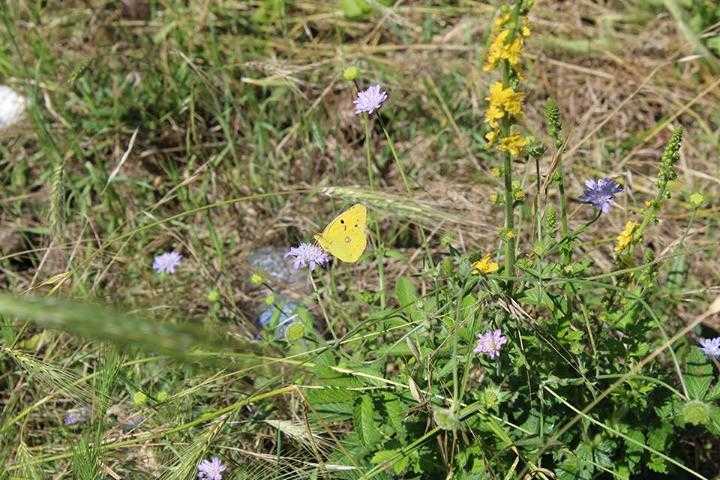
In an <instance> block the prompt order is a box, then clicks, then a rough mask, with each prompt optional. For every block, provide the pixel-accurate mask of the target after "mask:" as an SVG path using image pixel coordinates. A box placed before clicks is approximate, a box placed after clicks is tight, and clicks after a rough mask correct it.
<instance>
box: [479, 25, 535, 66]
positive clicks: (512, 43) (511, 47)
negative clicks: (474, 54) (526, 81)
mask: <svg viewBox="0 0 720 480" xmlns="http://www.w3.org/2000/svg"><path fill="white" fill-rule="evenodd" d="M495 25H496V26H498V23H497V21H496V24H495ZM501 26H502V25H501ZM528 35H530V28H529V27H528V26H527V23H525V24H524V25H523V26H522V27H521V28H520V31H519V32H518V33H517V34H516V35H515V38H513V39H512V40H510V37H511V30H510V29H507V28H506V29H504V30H501V31H500V32H498V33H497V34H496V35H495V38H493V41H492V43H490V48H488V54H487V58H486V59H485V65H484V66H483V70H485V71H486V72H488V71H490V70H492V69H494V68H495V67H497V65H498V63H500V61H501V60H507V61H508V63H510V65H512V66H513V67H516V66H517V65H518V64H519V63H520V56H521V55H522V50H523V46H524V45H525V38H526V37H527V36H528Z"/></svg>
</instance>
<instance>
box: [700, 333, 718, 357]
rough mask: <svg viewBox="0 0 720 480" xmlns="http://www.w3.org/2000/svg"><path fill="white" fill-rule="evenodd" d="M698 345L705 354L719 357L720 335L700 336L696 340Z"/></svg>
mask: <svg viewBox="0 0 720 480" xmlns="http://www.w3.org/2000/svg"><path fill="white" fill-rule="evenodd" d="M698 343H699V344H700V347H701V349H702V351H703V353H704V354H705V355H707V356H708V357H712V358H718V357H720V337H715V338H701V339H700V340H698Z"/></svg>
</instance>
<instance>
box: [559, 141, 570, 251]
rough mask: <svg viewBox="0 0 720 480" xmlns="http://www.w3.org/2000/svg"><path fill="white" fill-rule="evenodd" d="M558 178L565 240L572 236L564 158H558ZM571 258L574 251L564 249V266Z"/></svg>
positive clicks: (561, 220)
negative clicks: (569, 222) (563, 164)
mask: <svg viewBox="0 0 720 480" xmlns="http://www.w3.org/2000/svg"><path fill="white" fill-rule="evenodd" d="M558 155H562V153H560V152H558ZM557 176H558V192H559V194H560V234H561V236H562V237H563V238H568V237H569V235H570V226H569V224H568V214H567V196H566V194H565V173H564V172H563V166H562V158H558V166H557ZM571 257H572V250H571V249H570V248H566V249H564V250H563V252H562V260H563V264H565V265H567V264H569V263H570V261H571V259H572V258H571Z"/></svg>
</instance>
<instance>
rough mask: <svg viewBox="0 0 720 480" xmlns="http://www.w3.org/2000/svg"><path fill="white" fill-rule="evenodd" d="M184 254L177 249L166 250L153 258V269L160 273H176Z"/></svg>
mask: <svg viewBox="0 0 720 480" xmlns="http://www.w3.org/2000/svg"><path fill="white" fill-rule="evenodd" d="M181 261H182V255H180V254H179V253H178V252H176V251H172V252H165V253H163V254H162V255H158V256H157V257H155V260H153V270H155V271H156V272H158V273H175V269H176V268H177V267H178V265H180V262H181Z"/></svg>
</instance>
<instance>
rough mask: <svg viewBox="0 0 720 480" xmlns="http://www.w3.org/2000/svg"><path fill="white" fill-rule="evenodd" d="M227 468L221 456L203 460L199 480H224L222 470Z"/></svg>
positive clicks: (199, 468)
mask: <svg viewBox="0 0 720 480" xmlns="http://www.w3.org/2000/svg"><path fill="white" fill-rule="evenodd" d="M225 469H226V467H225V465H223V464H222V462H221V461H220V459H219V458H217V457H212V458H211V459H210V460H203V461H202V462H200V464H199V465H198V476H197V478H198V480H222V472H224V471H225Z"/></svg>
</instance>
